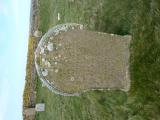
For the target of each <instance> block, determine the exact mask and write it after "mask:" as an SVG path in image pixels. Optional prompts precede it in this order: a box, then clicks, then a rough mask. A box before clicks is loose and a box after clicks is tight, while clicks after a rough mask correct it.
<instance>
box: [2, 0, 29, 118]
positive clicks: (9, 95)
mask: <svg viewBox="0 0 160 120" xmlns="http://www.w3.org/2000/svg"><path fill="white" fill-rule="evenodd" d="M29 16H30V0H0V73H1V74H0V120H22V97H23V89H24V83H25V72H26V71H25V69H26V60H27V49H28V48H27V47H28V36H29Z"/></svg>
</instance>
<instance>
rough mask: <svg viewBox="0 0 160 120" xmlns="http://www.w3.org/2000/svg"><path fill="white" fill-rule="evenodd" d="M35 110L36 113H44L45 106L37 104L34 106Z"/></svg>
mask: <svg viewBox="0 0 160 120" xmlns="http://www.w3.org/2000/svg"><path fill="white" fill-rule="evenodd" d="M35 110H36V111H37V112H43V111H45V104H44V103H38V104H36V107H35Z"/></svg>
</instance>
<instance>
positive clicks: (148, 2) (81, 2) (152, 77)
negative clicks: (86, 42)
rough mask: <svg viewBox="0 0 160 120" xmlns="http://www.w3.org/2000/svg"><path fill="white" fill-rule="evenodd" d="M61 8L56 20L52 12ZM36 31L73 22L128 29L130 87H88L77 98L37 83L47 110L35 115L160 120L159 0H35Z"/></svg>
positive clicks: (59, 119)
mask: <svg viewBox="0 0 160 120" xmlns="http://www.w3.org/2000/svg"><path fill="white" fill-rule="evenodd" d="M58 13H60V15H61V20H60V21H58V19H57V15H58ZM40 16H41V18H40V19H41V25H40V30H42V31H43V33H45V32H47V31H48V29H49V28H51V27H53V26H55V25H56V24H60V23H66V22H67V23H68V22H75V23H81V24H84V25H85V26H86V27H87V28H88V29H90V30H95V31H103V32H109V33H116V34H121V35H125V34H131V35H132V44H131V48H130V51H131V58H130V72H131V80H132V85H131V90H130V92H129V93H125V92H122V91H101V92H100V91H92V92H87V93H84V94H82V95H81V96H80V97H63V96H58V95H55V94H54V93H52V92H50V91H49V90H48V89H47V88H43V87H41V83H40V81H38V84H37V102H44V103H45V104H46V111H45V112H42V113H37V114H36V120H160V102H159V101H160V1H159V0H141V1H140V0H135V1H131V0H123V1H117V0H74V2H69V0H40Z"/></svg>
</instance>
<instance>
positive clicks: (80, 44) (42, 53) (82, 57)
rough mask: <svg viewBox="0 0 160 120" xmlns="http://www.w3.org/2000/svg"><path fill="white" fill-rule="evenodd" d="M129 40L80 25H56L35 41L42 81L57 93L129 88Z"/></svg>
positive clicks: (71, 94) (66, 93)
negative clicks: (85, 28) (86, 28)
mask: <svg viewBox="0 0 160 120" xmlns="http://www.w3.org/2000/svg"><path fill="white" fill-rule="evenodd" d="M129 43H130V40H129V37H123V36H119V35H112V34H107V33H101V32H92V31H87V30H84V28H83V25H80V24H75V23H72V24H62V25H57V26H55V27H53V28H52V29H50V30H49V31H48V32H47V33H46V34H45V35H44V36H43V37H42V38H41V40H40V42H39V44H38V47H37V49H36V51H35V65H36V69H37V72H38V75H39V77H40V79H41V81H42V82H43V84H44V85H45V86H47V87H48V88H49V89H50V90H51V91H53V92H55V93H56V94H60V95H65V96H74V95H79V93H81V92H85V91H88V90H95V89H106V88H107V89H121V90H128V88H127V87H126V86H127V85H128V80H129V78H128V77H127V75H128V59H129ZM126 74H127V75H126Z"/></svg>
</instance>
